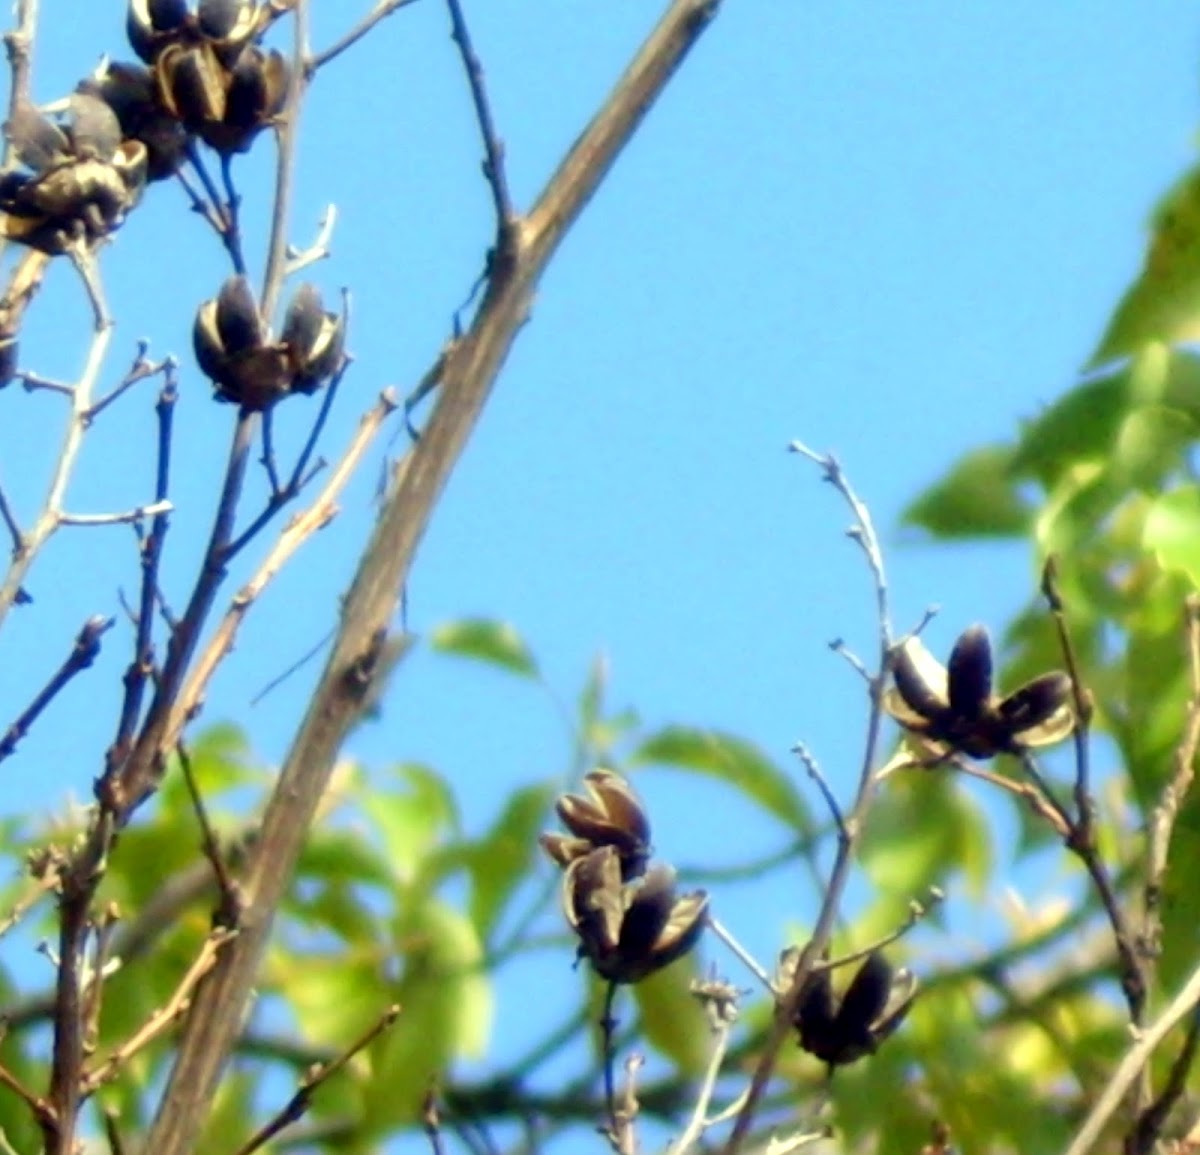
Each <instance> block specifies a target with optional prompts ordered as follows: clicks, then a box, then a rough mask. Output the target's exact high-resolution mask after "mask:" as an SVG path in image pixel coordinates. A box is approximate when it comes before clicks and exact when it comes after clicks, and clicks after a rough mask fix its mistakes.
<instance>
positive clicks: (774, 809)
mask: <svg viewBox="0 0 1200 1155" xmlns="http://www.w3.org/2000/svg"><path fill="white" fill-rule="evenodd" d="M646 763H662V764H665V765H668V766H681V767H683V768H685V769H687V770H694V771H696V772H698V773H700V774H707V775H709V776H711V777H713V778H718V779H720V780H721V781H723V782H727V783H728V784H729V785H731V786H733V787H735V788H736V789H738V790H739V791H741V792H742V793H743V794H745V795H746V797H747V798H750V799H751V800H753V801H754V802H757V803H758V804H759V805H760V806H761V807H763V809H764V810H766V811H767V812H768V813H770V814H773V815H774V816H775V817H776V818H778V819H780V820H781V821H782V822H785V823H787V825H789V826H791V827H792V828H793V829H795V830H797V831H800V832H801V833H805V834H807V833H808V832H809V831H810V828H811V819H810V817H809V813H808V807H807V806H806V805H805V802H804V799H803V798H802V797H801V796H800V794H799V792H798V791H797V790H796V787H795V785H794V784H793V782H792V779H791V776H790V775H788V774H787V773H785V772H784V771H783V770H781V769H780V768H779V767H778V766H776V765H775V763H774V762H772V761H771V759H770V758H768V757H767V756H766V755H765V754H764V753H763V752H762V751H761V750H759V748H758V747H757V746H755V745H754V744H753V743H751V742H748V741H746V740H745V739H744V738H737V737H735V736H734V735H732V734H725V733H722V732H720V731H718V730H704V729H700V728H698V727H694V726H666V727H664V728H663V729H661V730H659V731H657V732H656V733H653V734H651V735H650V736H649V737H647V738H646V739H645V740H644V741H643V742H642V743H641V744H640V745H639V746H638V747H637V749H636V750H634V751H633V753H632V754H630V756H629V764H630V765H635V766H636V765H639V764H646Z"/></svg>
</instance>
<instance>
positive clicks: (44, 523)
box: [0, 250, 112, 623]
mask: <svg viewBox="0 0 1200 1155" xmlns="http://www.w3.org/2000/svg"><path fill="white" fill-rule="evenodd" d="M75 267H76V269H77V270H78V272H79V276H80V280H81V281H82V282H83V285H84V288H85V291H86V292H87V295H88V299H89V300H90V301H91V303H92V310H93V315H94V317H95V326H94V329H93V332H92V340H91V343H90V345H89V347H88V353H87V359H86V362H85V364H84V367H83V372H82V373H81V374H80V377H79V380H78V381H77V382H76V384H75V386H74V387H73V389H72V391H71V414H70V416H69V418H68V419H67V427H66V430H65V432H64V434H63V440H62V445H61V447H60V449H59V451H58V457H57V459H56V461H55V464H54V469H53V472H52V475H51V478H50V484H49V487H48V489H47V492H46V497H45V500H44V501H43V502H42V508H41V512H40V513H39V514H38V516H37V518H36V520H35V521H34V523H33V525H32V526H31V528H30V529H29V530H27V531H26V532H25V534H24V536H23V548H22V549H21V551H20V552H19V553H17V554H15V555H14V557H13V560H12V563H11V564H10V566H9V568H8V573H7V574H6V575H5V578H4V581H3V583H0V623H2V622H3V620H4V617H5V615H6V614H7V613H8V610H9V608H10V607H11V606H12V605H13V604H14V603H15V602H17V601H18V600H19V599H20V595H21V593H22V591H23V589H24V585H23V583H24V581H25V578H26V575H27V574H28V572H29V567H30V566H31V565H32V564H33V561H34V559H35V558H36V557H37V555H38V553H39V551H40V550H41V548H42V547H43V546H44V545H45V544H46V542H47V541H48V540H49V539H50V537H51V536H52V535H53V534H54V532H55V531H56V530H57V529H58V527H59V525H60V524H61V518H62V506H63V498H64V497H65V495H66V491H67V485H68V483H69V482H70V480H71V477H72V475H73V473H74V471H75V464H76V461H77V459H78V457H79V451H80V448H81V447H82V445H83V438H84V434H85V432H86V431H87V424H88V422H87V413H88V410H89V408H90V407H91V398H92V391H93V389H94V388H95V386H96V381H97V380H98V378H99V374H100V370H101V368H102V367H103V365H104V359H105V357H106V356H107V354H108V346H109V342H110V340H111V337H112V321H111V320H110V318H109V316H108V311H107V309H106V308H105V305H104V297H103V292H102V291H101V289H100V283H99V279H98V276H97V273H96V268H95V264H94V258H93V256H92V254H91V253H90V252H88V251H86V250H84V251H83V252H82V253H77V254H75Z"/></svg>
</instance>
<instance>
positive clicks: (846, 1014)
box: [838, 950, 892, 1040]
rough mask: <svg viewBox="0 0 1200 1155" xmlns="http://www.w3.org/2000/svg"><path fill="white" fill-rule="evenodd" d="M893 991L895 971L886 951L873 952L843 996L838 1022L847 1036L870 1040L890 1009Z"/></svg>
mask: <svg viewBox="0 0 1200 1155" xmlns="http://www.w3.org/2000/svg"><path fill="white" fill-rule="evenodd" d="M891 989H892V968H891V966H889V965H888V961H887V959H885V958H884V957H883V952H882V951H877V950H875V951H872V952H871V953H870V954H869V955H867V957H866V959H865V960H864V961H863V964H862V966H860V967H859V968H858V973H857V974H856V975H855V976H854V978H853V979H852V980H851V981H850V985H849V986H848V987H847V988H846V993H845V994H844V995H843V996H842V1005H841V1007H840V1008H839V1009H838V1022H839V1023H840V1024H841V1025H842V1028H843V1030H844V1032H845V1033H846V1035H847V1036H852V1037H855V1038H858V1037H861V1038H862V1039H864V1040H865V1039H867V1038H869V1037H870V1028H871V1024H872V1023H874V1022H875V1021H876V1020H877V1019H878V1018H879V1016H880V1015H881V1014H883V1008H884V1007H886V1006H887V1001H888V995H889V993H890V992H891Z"/></svg>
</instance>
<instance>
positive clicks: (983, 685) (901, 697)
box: [884, 625, 1075, 758]
mask: <svg viewBox="0 0 1200 1155" xmlns="http://www.w3.org/2000/svg"><path fill="white" fill-rule="evenodd" d="M892 676H893V680H894V682H895V685H894V687H893V688H892V689H890V690H888V692H887V694H886V695H885V696H884V708H885V709H886V710H887V711H888V713H889V714H891V716H892V717H893V718H895V719H896V721H897V722H899V723H900V725H901V726H903V727H904V728H905V729H906V730H910V731H912V732H913V733H914V734H918V735H920V736H921V737H923V738H924V739H926V740H927V741H929V742H931V743H932V744H933V745H934V746H935V747H940V748H941V749H942V750H943V751H944V752H946V753H953V752H961V753H963V754H967V755H969V756H970V757H972V758H991V757H993V756H994V755H996V754H1001V753H1008V754H1019V753H1020V752H1021V751H1022V750H1028V749H1034V748H1037V747H1041V746H1050V745H1053V744H1054V743H1056V742H1061V741H1062V740H1063V739H1064V738H1066V737H1067V736H1068V735H1069V734H1070V733H1071V731H1072V730H1073V729H1074V727H1075V713H1074V710H1073V708H1072V688H1071V680H1070V678H1068V677H1067V675H1066V674H1064V673H1062V672H1061V671H1053V672H1051V673H1048V674H1042V675H1040V676H1039V677H1037V678H1034V679H1033V680H1032V681H1031V682H1028V683H1026V684H1025V685H1023V686H1020V687H1018V688H1017V689H1016V690H1014V691H1013V692H1012V693H1011V694H1008V695H1005V696H1003V697H1002V696H1000V695H999V694H997V693H996V692H995V691H994V689H993V685H992V650H991V643H990V641H989V639H988V635H987V631H986V630H985V629H984V628H983V626H978V625H976V626H971V627H970V628H969V629H967V630H965V631H963V633H962V635H961V636H960V637H959V639H958V641H957V642H956V643H955V645H954V649H953V651H952V652H951V654H950V661H949V663H948V665H947V666H942V665H941V664H940V663H938V661H937V660H936V659H935V658H934V657H933V655H932V654H930V653H929V651H928V650H927V649H926V648H925V646H924V644H923V643H922V642H921V640H920V639H919V638H907V639H906V640H905V641H904V642H902V643H901V644H900V645H899V646H897V647H896V650H895V651H894V652H893V655H892Z"/></svg>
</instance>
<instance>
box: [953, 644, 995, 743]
mask: <svg viewBox="0 0 1200 1155" xmlns="http://www.w3.org/2000/svg"><path fill="white" fill-rule="evenodd" d="M947 671H948V678H947V682H948V685H949V695H950V709H951V710H952V711H953V712H954V713H955V714H956V715H957V716H958V717H959V718H962V719H964V720H967V719H971V718H978V717H980V716H981V715H982V714H983V712H984V710H985V708H986V707H987V704H988V701H989V699H990V698H991V695H992V643H991V640H990V639H989V638H988V633H987V630H986V629H984V627H983V626H980V625H974V626H970V627H968V628H967V629H965V630H963V632H962V633H961V634H960V635H959V638H958V641H956V642H955V643H954V649H953V650H951V651H950V661H949V663H948V665H947Z"/></svg>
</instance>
